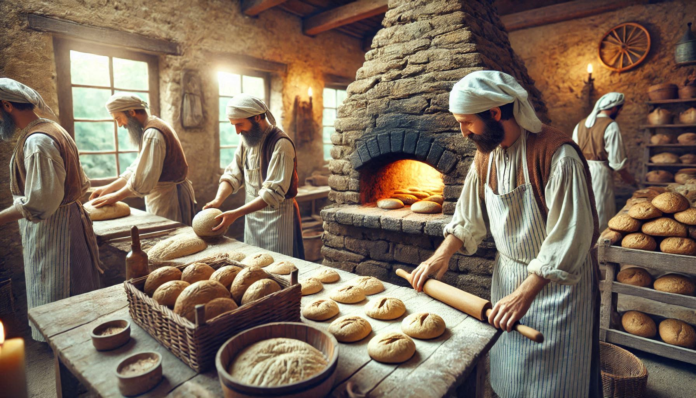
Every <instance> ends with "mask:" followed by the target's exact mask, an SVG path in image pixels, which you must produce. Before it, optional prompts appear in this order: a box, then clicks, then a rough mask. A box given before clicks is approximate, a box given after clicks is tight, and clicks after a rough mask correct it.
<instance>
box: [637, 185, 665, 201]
mask: <svg viewBox="0 0 696 398" xmlns="http://www.w3.org/2000/svg"><path fill="white" fill-rule="evenodd" d="M661 193H662V192H658V191H656V190H655V189H654V187H648V188H644V189H638V190H636V191H634V192H633V195H632V197H634V198H648V199H650V200H653V199H655V197H656V196H657V195H659V194H661Z"/></svg>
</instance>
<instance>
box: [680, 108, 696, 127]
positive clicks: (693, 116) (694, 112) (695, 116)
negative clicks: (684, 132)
mask: <svg viewBox="0 0 696 398" xmlns="http://www.w3.org/2000/svg"><path fill="white" fill-rule="evenodd" d="M679 123H681V124H696V108H689V109H687V110H685V111H684V112H682V113H680V114H679Z"/></svg>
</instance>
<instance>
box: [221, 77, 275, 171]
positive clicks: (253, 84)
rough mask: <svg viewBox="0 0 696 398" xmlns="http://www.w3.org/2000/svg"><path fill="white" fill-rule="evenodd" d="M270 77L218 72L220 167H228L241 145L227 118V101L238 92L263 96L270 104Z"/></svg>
mask: <svg viewBox="0 0 696 398" xmlns="http://www.w3.org/2000/svg"><path fill="white" fill-rule="evenodd" d="M269 80H270V79H269V78H268V76H267V75H266V74H263V73H254V72H246V73H244V74H237V73H229V72H218V86H219V91H220V98H219V108H218V109H219V116H218V121H219V124H220V128H219V131H220V168H223V169H224V168H225V167H227V165H228V164H230V163H232V159H234V152H235V151H236V150H237V147H238V146H239V140H240V137H239V135H237V132H236V131H235V129H234V126H233V125H231V124H230V120H229V119H228V118H227V112H226V111H225V108H227V101H229V100H230V99H231V98H232V97H234V96H235V95H238V94H249V95H253V96H254V97H258V98H261V99H262V100H264V102H265V103H266V105H268V103H269V102H268V92H269V91H270V86H269V83H270V82H269Z"/></svg>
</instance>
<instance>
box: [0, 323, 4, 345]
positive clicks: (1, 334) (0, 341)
mask: <svg viewBox="0 0 696 398" xmlns="http://www.w3.org/2000/svg"><path fill="white" fill-rule="evenodd" d="M4 342H5V328H4V327H3V326H2V322H0V346H2V344H3V343H4Z"/></svg>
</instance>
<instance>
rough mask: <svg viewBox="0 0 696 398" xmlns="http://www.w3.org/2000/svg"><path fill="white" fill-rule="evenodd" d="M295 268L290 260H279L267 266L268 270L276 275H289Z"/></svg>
mask: <svg viewBox="0 0 696 398" xmlns="http://www.w3.org/2000/svg"><path fill="white" fill-rule="evenodd" d="M296 269H297V267H295V264H293V263H291V262H290V261H279V262H277V263H274V264H271V266H270V267H268V268H267V270H268V272H270V273H272V274H278V275H290V274H291V273H292V271H294V270H296Z"/></svg>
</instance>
